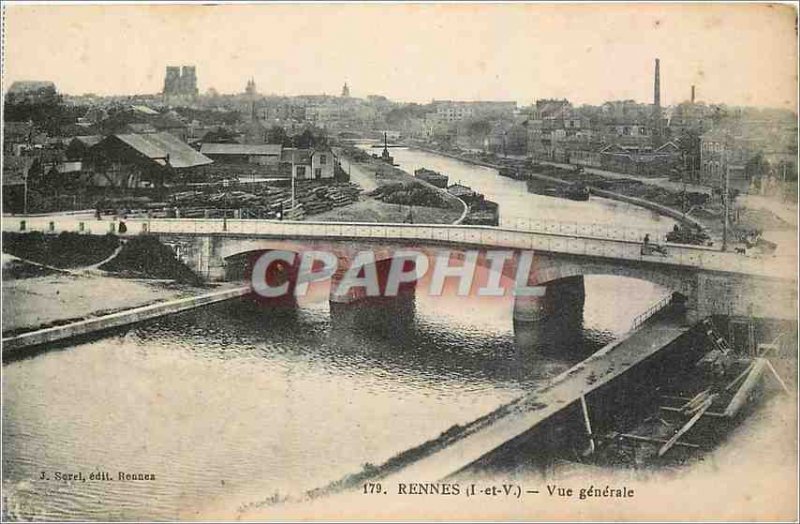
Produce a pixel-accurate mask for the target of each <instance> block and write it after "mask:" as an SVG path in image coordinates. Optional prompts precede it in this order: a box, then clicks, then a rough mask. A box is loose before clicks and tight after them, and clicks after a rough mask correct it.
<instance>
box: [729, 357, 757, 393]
mask: <svg viewBox="0 0 800 524" xmlns="http://www.w3.org/2000/svg"><path fill="white" fill-rule="evenodd" d="M754 365H755V361H753V362H750V364H748V366H747V367H746V368H745V370H744V371H742V372H741V373H739V376H737V377H736V378H735V379H733V380H731V382H730V384H728V385H727V386H725V391H730V390H731V389H733V388H734V386H736V384H738V383H739V382H740V381H741V380H742V379H743V378H744V377H745V376H747V374H748V373H750V370H751V369H753V366H754Z"/></svg>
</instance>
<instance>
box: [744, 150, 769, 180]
mask: <svg viewBox="0 0 800 524" xmlns="http://www.w3.org/2000/svg"><path fill="white" fill-rule="evenodd" d="M769 171H770V165H769V162H767V160H766V159H765V158H764V155H763V154H762V153H761V152H759V153H756V155H755V156H753V157H752V158H750V160H748V161H747V163H746V164H745V166H744V172H745V174H746V175H747V178H748V180H760V179H761V178H763V177H765V176H766V175H768V174H769Z"/></svg>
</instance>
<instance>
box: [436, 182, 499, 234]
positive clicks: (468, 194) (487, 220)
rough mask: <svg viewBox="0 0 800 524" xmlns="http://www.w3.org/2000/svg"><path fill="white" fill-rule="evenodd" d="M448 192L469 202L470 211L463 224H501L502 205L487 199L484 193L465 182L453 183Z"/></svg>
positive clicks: (466, 202)
mask: <svg viewBox="0 0 800 524" xmlns="http://www.w3.org/2000/svg"><path fill="white" fill-rule="evenodd" d="M447 192H448V193H450V194H451V195H453V196H454V197H456V198H459V199H461V200H462V201H463V202H464V203H465V204H467V208H468V212H467V216H466V217H464V221H463V222H462V223H463V224H468V225H476V226H497V225H499V224H500V206H499V204H497V202H492V201H491V200H487V199H486V198H485V197H484V196H483V194H481V193H478V192H477V191H474V190H473V189H472V188H471V187H469V186H465V185H463V184H452V185H451V186H449V187H448V188H447Z"/></svg>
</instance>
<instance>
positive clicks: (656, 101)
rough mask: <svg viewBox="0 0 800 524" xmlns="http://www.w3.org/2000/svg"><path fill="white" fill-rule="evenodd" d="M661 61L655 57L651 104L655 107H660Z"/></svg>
mask: <svg viewBox="0 0 800 524" xmlns="http://www.w3.org/2000/svg"><path fill="white" fill-rule="evenodd" d="M660 66H661V61H660V60H659V59H658V58H656V76H655V79H654V80H653V105H654V106H655V107H656V109H659V108H660V107H661V70H660Z"/></svg>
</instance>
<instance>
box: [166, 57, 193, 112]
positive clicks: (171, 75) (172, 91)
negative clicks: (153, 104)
mask: <svg viewBox="0 0 800 524" xmlns="http://www.w3.org/2000/svg"><path fill="white" fill-rule="evenodd" d="M197 93H198V89H197V69H196V68H195V66H193V65H192V66H189V65H185V66H183V67H177V66H167V70H166V73H165V75H164V89H163V90H162V94H163V95H164V99H165V100H166V101H167V102H168V103H169V102H176V101H183V100H191V99H194V98H195V97H196V96H197Z"/></svg>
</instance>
